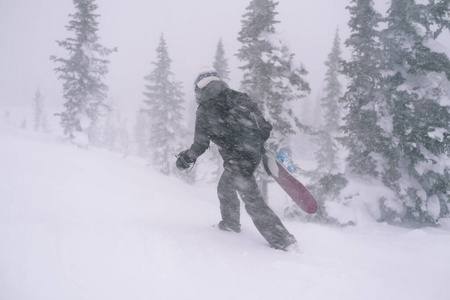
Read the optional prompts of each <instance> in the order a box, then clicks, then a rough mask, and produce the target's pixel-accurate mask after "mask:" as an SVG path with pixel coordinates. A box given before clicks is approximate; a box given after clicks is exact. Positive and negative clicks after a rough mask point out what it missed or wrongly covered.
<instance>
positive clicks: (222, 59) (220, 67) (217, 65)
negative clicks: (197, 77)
mask: <svg viewBox="0 0 450 300" xmlns="http://www.w3.org/2000/svg"><path fill="white" fill-rule="evenodd" d="M212 65H213V68H214V69H215V70H216V71H217V72H218V73H219V75H220V79H221V80H223V81H225V82H229V81H230V70H229V67H228V59H227V58H226V56H225V49H224V46H223V41H222V38H220V39H219V42H218V43H217V49H216V54H215V56H214V61H213V64H212ZM210 148H211V160H212V162H213V164H214V165H215V167H216V168H215V169H214V170H213V172H212V174H211V175H212V177H213V181H214V182H218V181H219V179H220V177H221V176H222V171H223V166H222V164H223V161H222V158H221V156H220V154H219V148H218V147H217V145H215V144H214V143H212V144H211V146H210Z"/></svg>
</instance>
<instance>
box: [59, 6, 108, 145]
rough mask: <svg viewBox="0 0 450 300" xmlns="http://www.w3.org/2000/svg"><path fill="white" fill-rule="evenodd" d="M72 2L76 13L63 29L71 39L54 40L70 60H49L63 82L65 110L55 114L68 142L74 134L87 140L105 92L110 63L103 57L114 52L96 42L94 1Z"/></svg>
mask: <svg viewBox="0 0 450 300" xmlns="http://www.w3.org/2000/svg"><path fill="white" fill-rule="evenodd" d="M73 3H74V5H75V9H76V12H75V14H71V15H69V16H70V17H71V20H70V21H69V25H67V26H66V29H67V30H68V31H70V32H73V34H74V36H73V37H68V38H66V39H65V40H64V41H57V43H58V45H59V46H61V47H62V48H64V49H66V50H67V51H68V52H69V58H62V57H56V56H52V57H51V58H50V59H51V60H53V61H54V62H55V63H57V64H58V65H59V67H57V68H55V72H56V73H57V74H59V75H58V78H59V79H61V80H62V81H63V82H64V83H63V97H64V98H65V99H66V102H65V103H64V108H65V110H64V111H63V112H61V113H59V114H58V115H59V117H60V124H61V126H62V128H63V130H64V134H66V135H67V136H68V137H69V138H70V139H73V138H74V137H75V135H77V133H85V134H87V136H88V138H89V129H90V127H91V126H92V125H93V124H94V123H95V122H96V121H97V118H98V117H99V116H100V115H101V113H102V112H101V110H102V107H105V104H104V101H105V99H106V91H107V89H108V88H107V86H106V84H105V83H104V82H103V81H102V80H103V78H104V77H105V75H106V73H107V72H108V67H107V65H108V63H109V61H108V60H106V59H104V57H105V56H107V55H108V54H110V53H111V52H112V51H115V50H116V49H108V48H105V47H103V46H102V45H101V44H100V43H99V37H98V35H97V31H98V22H97V18H98V17H99V15H97V14H95V11H96V10H97V8H98V6H97V4H95V0H73Z"/></svg>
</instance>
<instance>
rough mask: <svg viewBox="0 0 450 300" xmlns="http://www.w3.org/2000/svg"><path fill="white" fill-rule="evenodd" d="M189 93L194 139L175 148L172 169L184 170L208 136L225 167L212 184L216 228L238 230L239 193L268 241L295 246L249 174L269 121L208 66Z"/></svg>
mask: <svg viewBox="0 0 450 300" xmlns="http://www.w3.org/2000/svg"><path fill="white" fill-rule="evenodd" d="M195 96H196V100H197V104H198V108H197V113H196V123H195V133H194V142H193V144H192V145H191V147H190V148H189V149H187V150H185V151H182V152H180V153H179V155H178V159H177V161H176V166H177V168H178V169H179V170H182V171H183V170H187V169H189V168H190V167H191V166H192V165H193V164H194V163H195V162H196V160H197V158H198V157H199V156H200V155H202V154H203V153H204V152H205V151H206V149H208V147H209V144H210V141H212V142H213V143H215V144H216V145H217V146H218V148H219V153H220V155H221V156H222V159H223V162H224V163H223V165H224V169H225V170H224V172H223V174H222V176H221V178H220V180H219V184H218V187H217V194H218V198H219V201H220V212H221V216H222V221H220V222H219V228H220V229H221V230H225V231H234V232H240V231H241V224H240V202H239V199H238V197H237V193H239V195H240V197H241V199H242V201H243V202H244V204H245V209H246V211H247V213H248V214H249V216H250V217H251V219H252V220H253V223H254V224H255V226H256V228H257V229H258V231H259V232H260V233H261V235H262V236H263V237H264V238H265V239H266V240H267V242H268V243H269V244H270V246H271V247H273V248H275V249H282V250H286V251H291V250H294V251H296V250H297V249H298V245H297V241H296V239H295V237H294V236H293V235H292V234H290V233H289V232H288V230H287V229H286V228H285V226H284V225H283V224H282V223H281V220H280V218H279V217H278V216H277V215H276V214H275V213H274V212H273V211H272V209H271V208H270V207H269V206H268V205H267V204H266V203H265V201H264V199H263V196H262V194H261V191H260V190H259V188H258V186H257V184H256V180H255V177H254V175H253V173H254V172H255V170H256V168H257V167H258V165H259V163H260V161H261V156H262V155H263V154H262V153H263V152H264V147H263V145H264V142H265V141H266V140H267V139H268V138H269V135H270V131H271V130H272V125H270V123H268V122H267V121H266V120H265V119H264V117H263V115H262V113H261V111H260V110H259V109H258V106H257V104H256V103H255V102H253V101H252V100H251V99H250V97H249V96H248V95H247V94H245V93H241V92H238V91H235V90H232V89H230V88H229V87H228V85H227V84H226V83H225V82H223V81H221V80H220V77H219V74H218V73H217V71H216V70H214V69H212V68H209V67H207V68H203V69H202V70H201V71H200V72H199V74H198V75H197V77H196V79H195Z"/></svg>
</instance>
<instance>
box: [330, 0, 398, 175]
mask: <svg viewBox="0 0 450 300" xmlns="http://www.w3.org/2000/svg"><path fill="white" fill-rule="evenodd" d="M351 2H352V5H351V6H349V7H347V8H348V9H349V11H350V16H351V19H350V21H349V27H350V29H351V35H350V37H349V38H348V39H347V40H346V42H345V45H346V46H347V47H350V48H351V49H352V57H351V60H350V61H344V64H343V71H342V72H343V74H344V75H346V76H347V77H348V78H349V79H350V82H349V85H348V87H347V91H346V93H345V95H344V96H343V98H342V101H343V103H344V108H345V109H346V115H345V116H344V118H343V119H344V125H343V126H342V127H341V129H342V131H343V137H341V138H339V140H340V141H341V142H342V144H343V145H344V147H345V148H346V149H347V150H348V156H347V158H346V163H347V169H348V171H349V172H350V173H352V174H355V175H357V176H364V177H369V178H377V177H378V176H379V174H380V172H381V171H382V169H383V166H384V160H383V158H382V157H383V152H384V151H386V150H388V149H390V148H389V138H388V137H387V136H386V134H385V132H384V130H385V129H384V128H383V125H382V123H381V119H382V117H383V116H385V115H386V101H385V98H384V87H383V83H384V78H383V70H385V64H384V58H383V51H382V49H381V45H380V41H379V38H380V37H379V36H380V32H379V31H378V30H377V27H378V25H379V23H380V22H381V20H382V16H381V14H379V13H378V12H377V11H375V9H374V7H373V1H372V0H352V1H351Z"/></svg>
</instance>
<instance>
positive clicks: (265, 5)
mask: <svg viewBox="0 0 450 300" xmlns="http://www.w3.org/2000/svg"><path fill="white" fill-rule="evenodd" d="M277 4H278V3H275V2H273V1H272V0H252V1H251V2H250V5H249V6H248V7H247V13H246V14H244V16H243V18H244V19H243V20H242V29H241V31H240V32H239V37H238V40H239V41H240V42H241V44H242V47H241V48H240V49H239V52H238V54H237V57H238V59H239V60H240V61H241V62H243V63H244V65H243V66H241V67H240V69H242V70H243V72H244V75H243V80H242V81H241V84H242V88H243V90H244V91H245V92H247V93H248V94H249V95H250V97H251V98H252V99H253V100H254V101H256V102H257V103H258V104H259V106H260V108H261V110H262V111H263V113H264V114H265V117H266V118H267V119H268V121H269V122H271V123H272V126H273V127H274V130H273V133H272V135H273V137H275V139H273V140H272V141H271V142H269V145H268V146H269V148H270V149H271V150H274V151H275V150H277V148H278V147H279V146H280V145H283V146H285V147H287V146H288V145H286V143H287V142H288V138H289V136H291V135H294V134H295V133H296V129H295V128H296V127H300V128H301V129H305V128H306V127H305V126H303V125H302V124H301V123H300V122H299V121H298V119H297V117H296V116H295V115H294V113H293V111H292V107H291V106H290V105H289V104H290V102H292V101H297V100H300V99H301V98H304V97H305V96H306V95H307V94H308V93H309V92H310V88H309V84H308V83H307V82H306V80H305V79H304V78H303V77H304V76H305V75H306V74H307V72H306V70H305V69H304V68H303V67H302V66H296V65H295V64H294V54H292V53H290V51H289V49H288V48H287V46H285V45H283V43H282V42H281V41H280V39H279V38H278V37H277V32H276V30H275V24H277V23H278V21H277V20H275V16H276V15H277V12H276V11H275V8H276V6H277ZM275 140H276V142H275Z"/></svg>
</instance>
